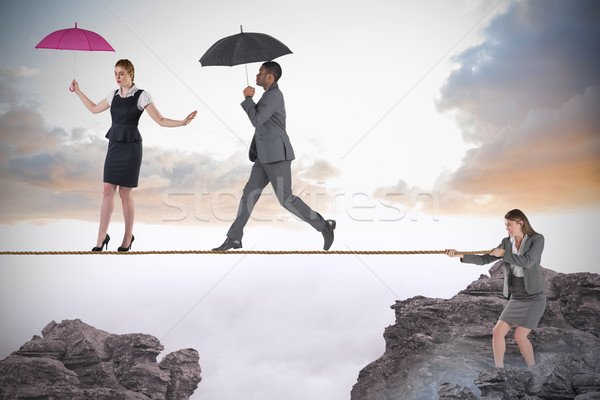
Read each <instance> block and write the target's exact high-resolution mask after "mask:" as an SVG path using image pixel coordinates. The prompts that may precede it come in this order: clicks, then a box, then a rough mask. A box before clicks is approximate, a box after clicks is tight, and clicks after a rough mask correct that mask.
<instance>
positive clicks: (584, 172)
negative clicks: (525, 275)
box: [435, 1, 600, 214]
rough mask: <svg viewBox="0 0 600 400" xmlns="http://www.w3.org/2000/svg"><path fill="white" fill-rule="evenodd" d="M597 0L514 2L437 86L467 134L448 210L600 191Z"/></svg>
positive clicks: (589, 200) (449, 176)
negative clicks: (456, 67) (468, 146)
mask: <svg viewBox="0 0 600 400" xmlns="http://www.w3.org/2000/svg"><path fill="white" fill-rule="evenodd" d="M599 15H600V3H598V2H595V1H578V2H563V1H555V2H544V1H528V2H515V3H513V4H512V5H511V7H510V8H509V9H508V11H507V12H506V13H505V14H502V15H500V16H498V17H497V18H495V19H494V20H493V21H492V22H491V24H490V26H489V27H488V28H487V29H486V30H485V31H484V34H485V40H484V41H483V43H481V44H480V45H478V46H476V47H473V48H470V49H467V50H466V51H464V52H462V53H460V54H459V55H458V56H456V58H455V61H456V62H458V63H459V64H460V68H458V69H457V70H456V71H454V72H453V73H452V74H451V75H450V76H449V77H448V79H447V82H446V83H445V85H444V86H443V87H442V89H441V98H440V100H439V101H438V104H437V105H438V108H439V109H440V110H441V111H453V112H454V114H455V115H456V118H457V122H458V124H459V125H460V127H461V129H462V132H463V136H464V138H465V140H466V141H467V142H471V143H472V144H474V145H475V146H476V147H474V148H472V149H471V150H469V151H467V153H466V155H465V157H464V159H463V160H462V165H461V166H460V167H459V168H458V169H457V170H456V171H454V172H448V173H445V174H442V175H441V176H440V177H439V179H438V181H437V183H436V185H435V190H437V191H438V192H439V193H440V210H441V212H442V213H467V214H469V213H475V214H479V213H482V212H484V213H490V214H492V213H496V214H497V213H502V212H505V211H506V210H507V209H509V208H515V207H519V208H527V209H529V210H536V211H543V210H553V209H562V208H573V207H580V206H589V205H597V203H598V199H599V198H600V178H599V177H600V135H599V134H598V133H599V132H600V117H599V116H598V111H597V110H599V109H600V69H598V67H597V66H598V65H599V64H600V53H598V51H597V49H598V48H600V26H599V25H598V24H597V18H598V16H599Z"/></svg>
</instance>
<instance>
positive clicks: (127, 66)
mask: <svg viewBox="0 0 600 400" xmlns="http://www.w3.org/2000/svg"><path fill="white" fill-rule="evenodd" d="M117 67H122V68H125V71H127V73H128V74H129V75H131V83H133V80H134V78H135V68H133V63H132V62H131V61H129V60H128V59H126V58H122V59H120V60H119V61H117V63H116V64H115V68H117Z"/></svg>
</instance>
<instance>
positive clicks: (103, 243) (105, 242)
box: [92, 233, 110, 251]
mask: <svg viewBox="0 0 600 400" xmlns="http://www.w3.org/2000/svg"><path fill="white" fill-rule="evenodd" d="M108 242H110V236H108V233H107V234H106V237H105V238H104V241H103V242H102V244H101V245H100V247H94V248H92V251H102V249H103V248H104V247H105V246H106V250H108Z"/></svg>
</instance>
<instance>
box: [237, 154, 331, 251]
mask: <svg viewBox="0 0 600 400" xmlns="http://www.w3.org/2000/svg"><path fill="white" fill-rule="evenodd" d="M291 164H292V162H291V161H277V162H273V163H267V164H261V163H260V162H259V161H256V162H255V163H254V166H253V167H252V171H251V172H250V178H248V183H246V186H245V187H244V191H243V193H242V198H241V199H240V206H239V208H238V212H237V217H236V219H235V221H233V224H232V225H231V228H229V232H227V237H228V238H230V239H233V240H241V239H242V236H243V235H244V226H246V223H247V222H248V219H249V218H250V214H251V213H252V210H253V209H254V206H255V205H256V202H257V201H258V199H259V198H260V195H261V193H262V191H263V189H264V188H265V186H267V184H268V183H269V182H271V185H273V190H274V191H275V196H276V197H277V200H278V201H279V204H281V205H282V206H283V207H284V208H285V209H286V210H288V211H289V212H291V213H292V214H294V215H295V216H296V217H298V218H299V219H301V220H302V221H305V222H308V223H309V224H310V225H311V226H312V227H313V228H315V229H316V230H317V231H319V232H321V231H322V230H323V227H324V226H325V220H324V219H323V217H322V216H321V215H320V214H319V213H317V212H315V211H313V210H312V209H311V208H310V207H309V206H308V205H307V204H306V203H305V202H304V201H302V199H300V198H299V197H296V196H294V194H292V172H291Z"/></svg>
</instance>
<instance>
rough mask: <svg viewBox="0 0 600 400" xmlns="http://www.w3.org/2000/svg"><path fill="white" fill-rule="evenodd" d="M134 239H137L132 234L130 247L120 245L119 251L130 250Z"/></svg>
mask: <svg viewBox="0 0 600 400" xmlns="http://www.w3.org/2000/svg"><path fill="white" fill-rule="evenodd" d="M134 240H135V236H133V235H131V242H129V247H121V246H119V248H118V249H117V251H129V250H131V244H132V243H133V241H134Z"/></svg>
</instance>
